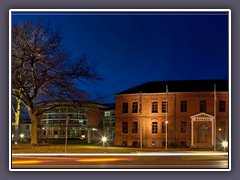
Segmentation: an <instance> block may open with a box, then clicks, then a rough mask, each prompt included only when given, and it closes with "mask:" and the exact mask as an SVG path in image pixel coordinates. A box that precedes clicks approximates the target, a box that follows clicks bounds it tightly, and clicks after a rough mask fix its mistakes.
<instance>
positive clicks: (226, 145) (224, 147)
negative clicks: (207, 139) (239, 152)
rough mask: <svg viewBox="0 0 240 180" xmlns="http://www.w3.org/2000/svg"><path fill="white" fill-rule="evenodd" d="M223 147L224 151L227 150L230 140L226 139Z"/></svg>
mask: <svg viewBox="0 0 240 180" xmlns="http://www.w3.org/2000/svg"><path fill="white" fill-rule="evenodd" d="M222 147H223V151H225V149H226V148H227V147H228V142H227V141H226V140H224V141H223V142H222Z"/></svg>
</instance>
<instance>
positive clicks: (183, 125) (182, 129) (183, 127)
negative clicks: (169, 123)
mask: <svg viewBox="0 0 240 180" xmlns="http://www.w3.org/2000/svg"><path fill="white" fill-rule="evenodd" d="M186 131H187V122H181V124H180V132H181V133H186Z"/></svg>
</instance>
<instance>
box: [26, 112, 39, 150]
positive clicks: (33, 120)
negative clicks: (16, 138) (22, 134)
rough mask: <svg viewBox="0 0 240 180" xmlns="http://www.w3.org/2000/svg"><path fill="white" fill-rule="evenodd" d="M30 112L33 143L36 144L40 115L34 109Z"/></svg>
mask: <svg viewBox="0 0 240 180" xmlns="http://www.w3.org/2000/svg"><path fill="white" fill-rule="evenodd" d="M28 113H29V115H30V118H31V125H32V128H31V145H36V144H37V143H38V140H37V120H38V117H37V116H36V115H35V114H34V113H33V111H32V110H28Z"/></svg>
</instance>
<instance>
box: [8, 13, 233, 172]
mask: <svg viewBox="0 0 240 180" xmlns="http://www.w3.org/2000/svg"><path fill="white" fill-rule="evenodd" d="M12 12H41V13H42V12H79V13H82V12H155V13H156V12H228V31H229V33H228V45H229V47H228V82H229V84H228V87H229V92H228V93H229V94H228V97H229V98H228V99H229V103H228V104H229V113H228V116H229V131H228V134H229V135H228V138H229V139H228V143H229V150H228V166H229V168H228V169H12V150H11V147H12V146H11V126H12V123H11V118H10V117H11V79H12V78H11V42H12V41H11V38H12V36H11V29H12ZM231 127H232V126H231V9H10V10H9V171H231ZM25 155H27V154H25ZM29 155H30V154H29ZM31 155H33V156H35V155H36V154H35V155H34V154H31ZM51 155H61V154H51ZM62 155H63V154H62ZM64 155H66V154H64ZM67 155H72V154H67ZM78 155H82V154H78ZM95 155H99V156H101V154H95ZM116 155H119V156H122V155H123V154H122V153H120V154H118V153H116ZM139 155H141V153H140V154H139ZM142 155H144V154H142ZM151 155H152V154H151ZM156 155H157V154H156ZM168 155H169V154H168Z"/></svg>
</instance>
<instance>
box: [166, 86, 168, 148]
mask: <svg viewBox="0 0 240 180" xmlns="http://www.w3.org/2000/svg"><path fill="white" fill-rule="evenodd" d="M166 95H167V97H166V121H165V128H166V129H165V132H166V133H165V150H166V151H167V148H168V85H167V84H166Z"/></svg>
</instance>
